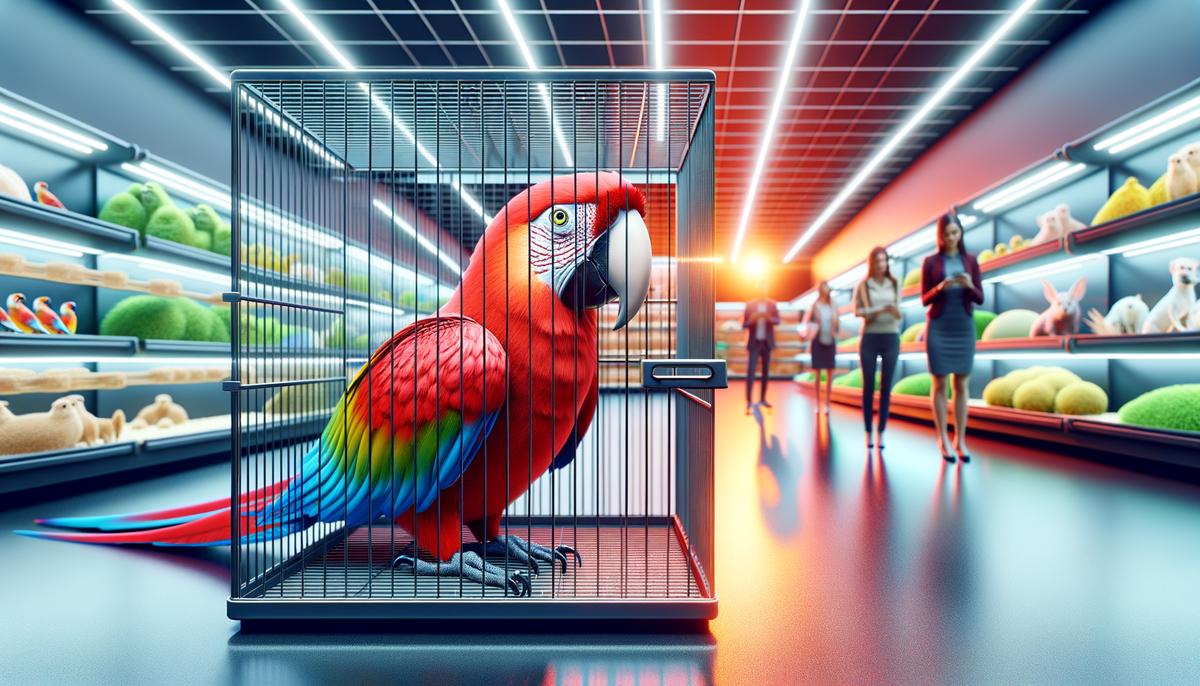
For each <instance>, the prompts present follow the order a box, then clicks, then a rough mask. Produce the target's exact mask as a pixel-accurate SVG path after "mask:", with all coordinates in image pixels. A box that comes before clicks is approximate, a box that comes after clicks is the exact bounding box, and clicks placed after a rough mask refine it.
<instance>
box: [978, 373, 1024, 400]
mask: <svg viewBox="0 0 1200 686" xmlns="http://www.w3.org/2000/svg"><path fill="white" fill-rule="evenodd" d="M1024 383H1026V382H1025V381H1017V380H1016V379H1011V378H1009V377H1007V376H1002V377H1000V378H998V379H992V380H991V381H989V382H988V385H987V386H984V388H983V402H985V403H987V404H988V405H992V406H993V407H1012V406H1013V395H1014V394H1015V393H1016V392H1017V389H1018V388H1019V387H1020V386H1021V385H1022V384H1024Z"/></svg>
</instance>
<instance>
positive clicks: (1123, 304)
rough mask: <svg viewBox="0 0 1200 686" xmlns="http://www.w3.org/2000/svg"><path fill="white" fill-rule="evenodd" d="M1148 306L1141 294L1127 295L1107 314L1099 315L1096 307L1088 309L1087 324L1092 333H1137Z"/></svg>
mask: <svg viewBox="0 0 1200 686" xmlns="http://www.w3.org/2000/svg"><path fill="white" fill-rule="evenodd" d="M1149 313H1150V308H1149V307H1148V306H1147V305H1146V301H1144V300H1142V294H1141V293H1138V294H1137V295H1127V296H1125V297H1124V298H1121V299H1120V300H1118V301H1117V302H1115V303H1113V306H1112V307H1110V308H1109V310H1108V314H1107V315H1101V314H1100V311H1099V310H1097V309H1096V308H1094V307H1093V308H1092V309H1090V310H1088V316H1087V325H1088V327H1089V328H1090V329H1091V330H1092V333H1098V334H1105V335H1108V336H1117V335H1121V334H1131V333H1139V332H1140V331H1141V330H1142V324H1143V323H1145V321H1146V316H1147V315H1148V314H1149Z"/></svg>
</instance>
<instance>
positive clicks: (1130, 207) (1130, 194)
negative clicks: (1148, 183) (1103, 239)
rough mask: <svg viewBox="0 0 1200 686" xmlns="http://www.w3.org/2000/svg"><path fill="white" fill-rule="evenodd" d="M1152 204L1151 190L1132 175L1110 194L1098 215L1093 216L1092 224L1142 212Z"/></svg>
mask: <svg viewBox="0 0 1200 686" xmlns="http://www.w3.org/2000/svg"><path fill="white" fill-rule="evenodd" d="M1151 204H1152V203H1151V202H1150V191H1148V190H1146V187H1145V186H1143V185H1142V184H1140V183H1138V180H1137V177H1135V176H1131V177H1129V178H1128V179H1125V183H1123V184H1122V185H1121V187H1120V188H1118V189H1117V190H1116V191H1114V192H1113V194H1112V195H1111V196H1109V198H1108V200H1107V201H1106V202H1105V203H1104V206H1103V207H1101V208H1100V211H1099V212H1097V213H1096V216H1095V217H1092V226H1096V225H1097V224H1103V223H1105V222H1110V221H1112V220H1114V219H1120V218H1121V217H1125V216H1128V215H1131V214H1133V213H1134V212H1141V211H1142V210H1144V209H1147V208H1148V207H1150V205H1151Z"/></svg>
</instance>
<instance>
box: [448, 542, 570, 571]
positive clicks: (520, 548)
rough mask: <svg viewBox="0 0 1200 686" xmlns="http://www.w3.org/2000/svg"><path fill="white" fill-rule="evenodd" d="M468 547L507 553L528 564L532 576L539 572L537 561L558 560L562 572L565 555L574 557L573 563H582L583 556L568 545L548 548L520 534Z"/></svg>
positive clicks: (498, 555)
mask: <svg viewBox="0 0 1200 686" xmlns="http://www.w3.org/2000/svg"><path fill="white" fill-rule="evenodd" d="M467 548H468V549H471V550H475V551H479V550H480V549H481V548H482V554H484V555H492V556H495V557H502V556H505V555H507V556H508V557H509V558H510V559H514V560H516V561H517V562H519V563H523V564H527V565H529V569H530V570H531V571H532V572H533V575H534V576H538V575H540V574H541V572H542V570H541V567H540V566H538V561H539V560H540V561H542V562H549V563H550V564H551V565H553V564H554V563H555V562H559V563H560V564H561V565H562V573H563V574H566V573H567V555H573V556H574V557H575V565H576V566H582V565H583V557H582V556H580V555H579V551H577V550H575V549H574V548H572V547H571V546H569V545H559V546H555V547H554V548H550V547H548V546H544V545H538V544H537V543H531V542H529V541H526V540H525V539H523V538H521V537H520V536H504V535H501V536H497V537H495V538H493V539H492V540H490V541H488V542H487V544H486V545H483V546H480V545H479V544H478V543H472V544H470V545H469V546H467Z"/></svg>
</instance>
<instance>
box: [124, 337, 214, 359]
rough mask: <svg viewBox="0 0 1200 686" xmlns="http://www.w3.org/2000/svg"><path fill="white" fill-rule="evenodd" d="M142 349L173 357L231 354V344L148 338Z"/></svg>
mask: <svg viewBox="0 0 1200 686" xmlns="http://www.w3.org/2000/svg"><path fill="white" fill-rule="evenodd" d="M141 349H142V351H143V352H147V353H169V354H173V355H223V356H225V357H228V356H229V355H230V354H231V352H230V351H231V349H232V348H231V347H230V344H229V343H214V342H208V341H166V340H161V339H156V338H148V339H146V340H144V341H142V344H141Z"/></svg>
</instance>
